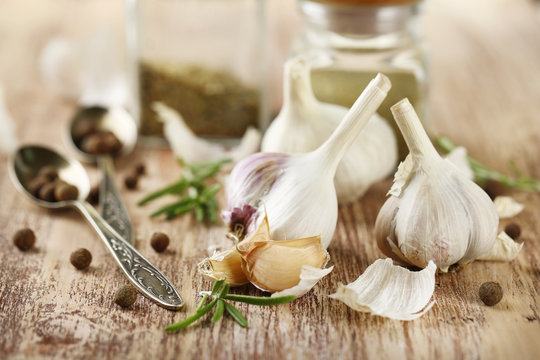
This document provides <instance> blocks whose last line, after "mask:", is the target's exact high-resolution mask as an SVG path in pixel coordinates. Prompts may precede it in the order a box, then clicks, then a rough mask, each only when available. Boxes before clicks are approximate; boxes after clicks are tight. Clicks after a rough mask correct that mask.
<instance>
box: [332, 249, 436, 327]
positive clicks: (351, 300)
mask: <svg viewBox="0 0 540 360" xmlns="http://www.w3.org/2000/svg"><path fill="white" fill-rule="evenodd" d="M436 270H437V266H436V265H435V263H433V261H430V262H429V264H428V265H427V267H426V268H425V269H423V270H421V271H417V272H413V271H410V270H408V269H405V268H403V267H400V266H395V265H393V264H392V260H391V259H378V260H376V261H375V262H374V263H373V264H371V265H370V266H369V267H368V268H367V269H366V271H364V273H363V274H362V275H360V277H358V279H356V280H355V281H354V282H352V283H350V284H348V285H343V284H340V285H339V287H338V290H337V291H336V293H335V294H332V295H330V297H331V298H334V299H337V300H340V301H343V302H344V303H345V304H347V305H348V306H349V307H351V308H352V309H354V310H356V311H361V312H368V313H371V314H373V315H379V316H384V317H388V318H391V319H396V320H414V319H416V318H419V317H420V316H422V315H424V314H425V313H426V312H427V311H428V310H429V309H431V307H432V306H433V305H434V304H435V301H432V302H429V300H430V299H431V297H432V295H433V292H434V291H435V272H436Z"/></svg>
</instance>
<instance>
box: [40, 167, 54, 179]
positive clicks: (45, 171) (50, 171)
mask: <svg viewBox="0 0 540 360" xmlns="http://www.w3.org/2000/svg"><path fill="white" fill-rule="evenodd" d="M38 176H43V177H45V178H47V179H48V180H49V181H53V180H56V179H57V178H58V172H57V171H56V169H55V167H54V166H44V167H42V168H41V169H39V172H38Z"/></svg>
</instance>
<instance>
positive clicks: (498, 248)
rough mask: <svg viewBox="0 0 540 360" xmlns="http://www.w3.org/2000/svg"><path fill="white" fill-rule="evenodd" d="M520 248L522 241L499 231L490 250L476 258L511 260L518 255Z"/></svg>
mask: <svg viewBox="0 0 540 360" xmlns="http://www.w3.org/2000/svg"><path fill="white" fill-rule="evenodd" d="M522 248H523V243H522V242H517V241H514V239H512V238H511V237H510V236H508V234H507V233H505V232H504V231H501V232H500V233H499V235H497V240H496V241H495V244H494V245H493V247H492V248H491V250H490V251H489V252H488V253H487V254H485V255H482V256H480V257H479V258H478V260H486V261H512V260H514V259H515V258H516V257H517V256H518V254H519V252H520V251H521V249H522Z"/></svg>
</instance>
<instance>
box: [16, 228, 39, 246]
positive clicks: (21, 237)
mask: <svg viewBox="0 0 540 360" xmlns="http://www.w3.org/2000/svg"><path fill="white" fill-rule="evenodd" d="M13 243H14V244H15V246H16V247H18V248H19V250H21V251H26V250H30V249H31V248H33V247H34V244H35V243H36V235H35V234H34V232H33V231H32V229H30V228H24V229H20V230H18V231H17V232H16V233H15V235H13Z"/></svg>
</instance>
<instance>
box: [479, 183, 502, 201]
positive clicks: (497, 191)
mask: <svg viewBox="0 0 540 360" xmlns="http://www.w3.org/2000/svg"><path fill="white" fill-rule="evenodd" d="M484 191H485V192H486V193H487V194H488V195H489V197H490V198H491V200H493V199H495V198H496V197H497V196H500V195H503V194H504V193H505V191H506V189H505V186H504V185H503V184H501V183H500V182H498V181H496V180H488V181H487V182H486V183H485V184H484Z"/></svg>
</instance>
